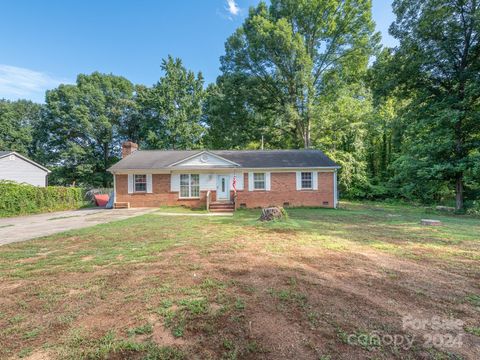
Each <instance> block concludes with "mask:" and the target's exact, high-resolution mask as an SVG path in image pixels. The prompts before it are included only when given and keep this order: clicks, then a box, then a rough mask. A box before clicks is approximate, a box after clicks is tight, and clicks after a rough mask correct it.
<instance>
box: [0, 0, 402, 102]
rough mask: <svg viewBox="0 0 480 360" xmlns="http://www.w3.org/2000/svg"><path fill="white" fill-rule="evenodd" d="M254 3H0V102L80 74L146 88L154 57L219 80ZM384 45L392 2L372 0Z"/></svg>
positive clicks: (156, 62) (37, 95)
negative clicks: (227, 50) (227, 47)
mask: <svg viewBox="0 0 480 360" xmlns="http://www.w3.org/2000/svg"><path fill="white" fill-rule="evenodd" d="M257 3H258V0H202V1H199V0H188V1H187V0H184V1H166V0H163V1H155V0H150V1H148V0H135V1H134V0H131V1H124V0H116V1H114V0H102V1H99V0H96V1H90V0H82V1H65V0H49V1H29V0H5V1H2V9H1V14H0V19H1V20H0V33H1V34H2V37H1V46H0V98H6V99H11V100H14V99H18V98H27V99H31V100H33V101H37V102H43V101H44V94H45V90H46V89H51V88H54V87H56V86H58V84H60V83H73V82H75V78H76V75H77V74H79V73H91V72H93V71H100V72H105V73H113V74H116V75H122V76H125V77H126V78H128V79H129V80H130V81H132V82H133V83H136V84H145V85H152V84H153V83H155V82H156V81H157V80H158V78H159V77H160V75H161V71H160V63H161V59H162V58H165V57H166V56H167V55H168V54H171V55H173V56H175V57H180V58H181V59H182V60H183V61H184V64H185V65H186V66H187V68H189V69H191V70H194V71H195V72H197V71H202V73H203V75H204V77H205V80H206V83H209V82H213V81H215V79H216V77H217V76H218V75H219V69H218V68H219V65H220V63H219V57H220V56H221V55H222V54H223V52H224V43H225V40H226V39H227V37H228V36H229V35H230V34H232V33H233V32H234V31H235V29H236V28H237V27H239V26H240V25H241V24H242V21H243V19H244V17H245V16H246V14H247V11H248V8H249V7H250V6H253V5H256V4H257ZM373 16H374V19H375V22H376V23H377V29H378V30H379V31H381V33H382V37H383V43H384V44H385V45H387V46H393V45H395V40H394V39H392V38H391V37H390V36H389V35H388V27H389V25H390V23H391V22H392V21H393V19H394V17H393V14H392V12H391V0H373Z"/></svg>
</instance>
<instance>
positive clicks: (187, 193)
mask: <svg viewBox="0 0 480 360" xmlns="http://www.w3.org/2000/svg"><path fill="white" fill-rule="evenodd" d="M180 197H181V198H198V197H200V175H198V174H180Z"/></svg>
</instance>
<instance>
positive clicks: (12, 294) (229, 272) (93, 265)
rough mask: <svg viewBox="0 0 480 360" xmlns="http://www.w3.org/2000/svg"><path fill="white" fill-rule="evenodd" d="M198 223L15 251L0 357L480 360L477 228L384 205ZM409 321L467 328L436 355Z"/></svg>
mask: <svg viewBox="0 0 480 360" xmlns="http://www.w3.org/2000/svg"><path fill="white" fill-rule="evenodd" d="M165 211H168V212H178V213H179V216H162V212H165ZM183 212H185V216H183ZM188 213H189V212H188V211H185V210H181V209H175V208H174V209H170V208H169V209H167V208H162V209H160V210H159V211H158V212H157V213H152V214H149V215H144V216H140V217H136V218H131V219H128V220H125V221H119V222H114V223H110V224H105V225H99V226H95V227H91V228H87V229H82V230H76V231H71V232H66V233H62V234H58V235H55V236H50V237H47V238H42V239H38V240H33V241H28V242H24V243H18V244H12V245H8V246H2V247H0V293H1V294H2V296H1V297H0V358H16V357H24V358H28V357H31V358H32V359H39V358H42V356H43V358H45V359H49V358H59V359H65V358H67V359H78V358H89V359H123V358H125V359H131V358H134V359H137V358H139V359H142V358H147V359H190V358H195V357H196V358H199V359H208V358H211V359H217V358H224V359H258V358H260V359H292V358H296V359H352V358H372V359H383V358H385V359H390V358H398V359H404V358H411V359H416V358H425V359H442V358H444V359H449V358H465V359H468V358H472V359H473V358H479V357H480V353H479V351H480V350H479V347H480V337H479V332H480V321H479V319H480V285H479V279H480V219H478V218H469V217H464V216H453V215H445V214H437V213H428V212H426V211H425V209H423V208H415V207H411V206H403V205H389V204H385V203H364V204H360V203H342V207H341V209H338V210H330V209H289V210H288V213H289V218H288V219H287V220H285V221H278V222H273V223H261V222H259V221H258V220H257V218H258V216H259V210H241V211H237V212H236V213H235V215H234V216H233V217H189V216H188ZM193 213H199V212H198V211H193ZM422 218H434V219H439V220H441V221H442V223H443V225H442V226H441V227H425V226H421V225H420V219H422ZM407 315H410V316H413V317H415V318H418V319H431V318H432V317H433V316H438V317H440V319H458V320H461V321H462V326H461V328H462V331H461V333H462V334H461V344H457V343H455V344H454V345H455V346H451V347H448V346H445V344H443V345H444V346H442V345H441V344H438V343H437V344H436V346H432V344H430V343H428V341H425V338H424V336H425V331H423V332H422V331H418V330H415V329H404V328H403V327H402V318H403V317H404V316H407ZM372 334H380V335H382V336H383V335H390V334H391V335H393V334H397V335H399V336H400V335H401V336H404V337H407V336H411V337H413V336H414V337H415V342H414V343H413V346H411V347H409V348H408V349H407V348H404V347H401V346H394V345H393V344H388V343H386V342H381V343H377V342H375V341H370V340H372V339H373V340H374V337H372V336H373V335H372ZM351 339H362V341H351Z"/></svg>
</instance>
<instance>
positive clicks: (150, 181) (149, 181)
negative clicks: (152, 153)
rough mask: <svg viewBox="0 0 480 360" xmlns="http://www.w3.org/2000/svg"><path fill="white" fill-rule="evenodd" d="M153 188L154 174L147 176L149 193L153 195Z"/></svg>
mask: <svg viewBox="0 0 480 360" xmlns="http://www.w3.org/2000/svg"><path fill="white" fill-rule="evenodd" d="M152 188H153V186H152V174H147V193H149V194H151V193H152V192H153V191H152Z"/></svg>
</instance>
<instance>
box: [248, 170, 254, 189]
mask: <svg viewBox="0 0 480 360" xmlns="http://www.w3.org/2000/svg"><path fill="white" fill-rule="evenodd" d="M248 191H253V173H252V172H249V173H248Z"/></svg>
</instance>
